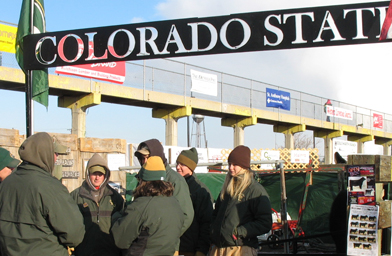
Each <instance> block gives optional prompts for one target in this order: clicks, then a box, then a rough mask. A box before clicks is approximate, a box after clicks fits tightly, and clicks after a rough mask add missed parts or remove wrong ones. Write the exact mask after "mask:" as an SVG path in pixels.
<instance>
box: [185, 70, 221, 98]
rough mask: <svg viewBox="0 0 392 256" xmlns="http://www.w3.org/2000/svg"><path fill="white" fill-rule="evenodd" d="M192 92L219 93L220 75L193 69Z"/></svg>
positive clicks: (212, 94) (215, 94) (214, 94)
mask: <svg viewBox="0 0 392 256" xmlns="http://www.w3.org/2000/svg"><path fill="white" fill-rule="evenodd" d="M191 79H192V88H191V91H192V92H197V93H202V94H207V95H211V96H217V95H218V77H217V76H216V75H213V74H208V73H203V72H199V71H196V70H192V69H191Z"/></svg>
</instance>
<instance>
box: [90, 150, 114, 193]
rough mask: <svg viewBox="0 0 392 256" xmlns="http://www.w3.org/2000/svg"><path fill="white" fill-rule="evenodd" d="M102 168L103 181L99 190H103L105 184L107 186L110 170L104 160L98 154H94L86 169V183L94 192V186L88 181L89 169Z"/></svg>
mask: <svg viewBox="0 0 392 256" xmlns="http://www.w3.org/2000/svg"><path fill="white" fill-rule="evenodd" d="M97 165H99V166H102V167H103V168H105V171H106V172H105V180H104V181H103V182H102V185H101V186H100V188H104V187H105V186H106V184H108V182H109V178H110V170H109V167H108V162H107V161H106V159H104V158H103V157H102V156H101V155H100V154H97V153H95V154H94V155H93V156H92V157H91V158H90V160H88V163H87V168H86V182H87V184H88V185H89V187H90V188H91V189H93V190H96V189H95V188H94V186H93V185H92V183H91V181H90V176H89V174H90V168H91V167H93V166H97Z"/></svg>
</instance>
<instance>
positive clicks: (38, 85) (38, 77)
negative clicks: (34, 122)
mask: <svg viewBox="0 0 392 256" xmlns="http://www.w3.org/2000/svg"><path fill="white" fill-rule="evenodd" d="M32 6H33V7H32ZM32 9H33V10H32ZM31 16H33V18H32V19H31ZM31 23H32V24H31ZM45 27H46V22H45V9H44V0H23V3H22V8H21V10H20V17H19V24H18V31H17V34H16V44H15V48H16V49H15V50H16V60H17V61H18V64H19V66H20V67H21V69H22V70H23V72H24V73H25V74H26V70H25V69H24V65H23V39H24V37H25V36H26V35H29V34H39V33H44V32H46V28H45ZM31 81H32V97H33V100H35V101H36V102H39V103H41V104H42V105H44V106H46V107H48V104H49V101H48V99H49V81H48V69H44V70H34V71H32V79H31Z"/></svg>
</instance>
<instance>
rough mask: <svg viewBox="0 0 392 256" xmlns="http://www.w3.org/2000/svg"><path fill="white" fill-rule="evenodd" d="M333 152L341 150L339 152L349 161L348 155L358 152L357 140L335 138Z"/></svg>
mask: <svg viewBox="0 0 392 256" xmlns="http://www.w3.org/2000/svg"><path fill="white" fill-rule="evenodd" d="M332 144H333V154H334V155H335V152H339V154H340V155H341V156H342V157H343V158H344V159H345V160H346V161H347V156H348V155H353V154H357V152H358V146H357V143H356V142H353V141H347V140H337V139H333V142H332Z"/></svg>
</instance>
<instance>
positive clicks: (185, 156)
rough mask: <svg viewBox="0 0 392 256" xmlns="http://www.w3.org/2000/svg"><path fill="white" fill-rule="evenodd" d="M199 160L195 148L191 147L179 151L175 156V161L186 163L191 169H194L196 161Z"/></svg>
mask: <svg viewBox="0 0 392 256" xmlns="http://www.w3.org/2000/svg"><path fill="white" fill-rule="evenodd" d="M198 162H199V157H198V155H197V150H196V148H191V149H189V150H183V151H181V153H180V155H179V156H178V157H177V163H180V164H183V165H186V166H188V167H189V169H191V170H192V171H194V170H195V168H196V166H197V163H198Z"/></svg>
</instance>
